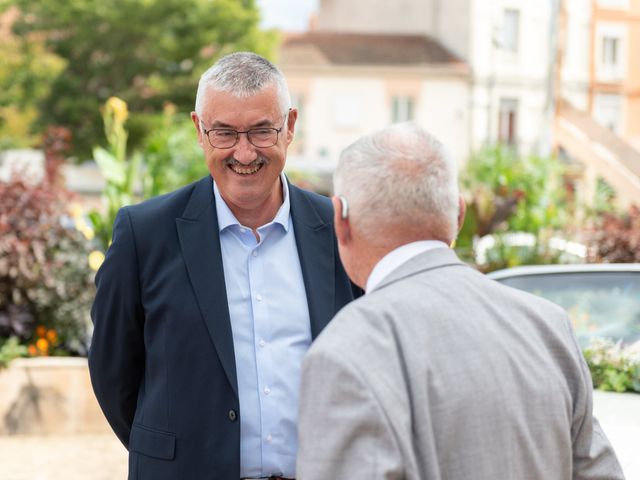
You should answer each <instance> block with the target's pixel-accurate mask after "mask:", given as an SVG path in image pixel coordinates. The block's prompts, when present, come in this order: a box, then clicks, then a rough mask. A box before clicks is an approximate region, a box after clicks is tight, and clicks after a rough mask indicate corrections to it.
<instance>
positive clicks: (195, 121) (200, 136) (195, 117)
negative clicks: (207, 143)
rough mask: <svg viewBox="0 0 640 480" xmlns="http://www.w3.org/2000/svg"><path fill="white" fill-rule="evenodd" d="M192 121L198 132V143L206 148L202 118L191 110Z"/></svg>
mask: <svg viewBox="0 0 640 480" xmlns="http://www.w3.org/2000/svg"><path fill="white" fill-rule="evenodd" d="M191 121H192V122H193V125H194V126H195V127H196V133H197V134H198V144H200V148H202V149H203V150H204V133H202V126H201V125H200V118H199V117H198V114H197V113H196V112H191Z"/></svg>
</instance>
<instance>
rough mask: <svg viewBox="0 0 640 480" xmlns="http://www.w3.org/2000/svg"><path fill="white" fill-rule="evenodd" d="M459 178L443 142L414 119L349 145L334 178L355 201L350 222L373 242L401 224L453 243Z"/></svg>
mask: <svg viewBox="0 0 640 480" xmlns="http://www.w3.org/2000/svg"><path fill="white" fill-rule="evenodd" d="M457 176H458V172H457V166H456V164H455V162H454V161H453V160H452V159H451V157H449V155H447V154H446V152H445V151H444V148H443V146H442V144H441V143H440V142H439V141H438V140H436V139H435V138H434V137H433V136H432V135H430V134H429V133H428V132H426V131H425V130H423V129H422V128H420V127H419V126H418V125H416V124H414V123H400V124H395V125H391V126H389V127H387V128H385V129H383V130H380V131H379V132H376V133H374V134H372V135H367V136H365V137H362V138H360V139H359V140H357V141H356V142H355V143H353V144H352V145H350V146H349V147H347V148H346V149H345V150H344V151H343V152H342V154H341V155H340V160H339V162H338V166H337V168H336V171H335V173H334V177H333V179H334V191H335V194H336V195H342V196H344V197H345V198H346V199H347V201H348V203H349V217H350V221H351V222H352V223H353V224H354V226H356V227H358V228H359V229H360V230H361V231H362V233H363V235H366V236H367V237H368V238H369V240H371V241H376V239H380V238H384V236H385V235H386V234H387V233H385V231H384V229H385V228H386V229H389V228H393V226H396V227H397V226H401V227H409V228H414V229H420V230H424V231H425V232H429V234H430V235H431V236H432V238H440V239H443V240H446V241H451V240H453V238H455V236H456V232H457V223H458V207H459V204H458V178H457ZM388 233H389V234H390V233H392V232H391V231H389V232H388Z"/></svg>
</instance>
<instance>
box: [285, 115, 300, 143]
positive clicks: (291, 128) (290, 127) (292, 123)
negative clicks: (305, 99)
mask: <svg viewBox="0 0 640 480" xmlns="http://www.w3.org/2000/svg"><path fill="white" fill-rule="evenodd" d="M297 120H298V109H297V108H290V109H289V114H288V116H287V145H289V144H290V143H291V142H293V134H294V132H295V130H296V121H297Z"/></svg>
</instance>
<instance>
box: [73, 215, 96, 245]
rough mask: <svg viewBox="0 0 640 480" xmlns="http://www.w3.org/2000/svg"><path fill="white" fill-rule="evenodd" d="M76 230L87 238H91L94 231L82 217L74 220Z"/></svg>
mask: <svg viewBox="0 0 640 480" xmlns="http://www.w3.org/2000/svg"><path fill="white" fill-rule="evenodd" d="M76 230H78V231H79V232H80V233H82V234H83V235H84V238H86V239H87V240H93V237H94V236H95V233H94V231H93V228H91V226H90V225H89V224H88V223H87V222H86V221H85V220H84V219H83V218H81V219H79V220H77V221H76Z"/></svg>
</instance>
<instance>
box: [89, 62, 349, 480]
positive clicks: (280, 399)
mask: <svg viewBox="0 0 640 480" xmlns="http://www.w3.org/2000/svg"><path fill="white" fill-rule="evenodd" d="M297 116H298V112H297V110H296V109H294V108H291V104H290V97H289V93H288V88H287V85H286V81H285V79H284V77H283V75H282V73H281V72H280V71H279V70H278V69H277V68H276V67H275V66H274V65H272V64H271V63H269V62H268V61H267V60H265V59H264V58H262V57H260V56H258V55H256V54H253V53H234V54H231V55H228V56H226V57H224V58H222V59H220V60H219V61H218V62H217V63H216V64H215V65H213V66H212V67H211V68H210V69H209V70H207V71H206V72H205V73H204V74H203V75H202V77H201V79H200V83H199V85H198V92H197V96H196V106H195V112H192V114H191V118H192V120H193V123H194V125H195V128H196V130H197V133H198V141H199V144H200V146H201V147H202V150H203V152H204V156H205V159H206V162H207V165H208V167H209V171H210V173H211V176H207V177H206V178H204V179H202V180H200V181H198V182H195V183H193V184H191V185H187V186H186V187H183V188H182V189H180V190H177V191H176V192H173V193H170V194H168V195H163V196H161V197H157V198H154V199H151V200H148V201H146V202H143V203H141V204H139V205H135V206H129V207H124V208H122V209H121V210H120V212H119V213H118V216H117V218H116V221H115V224H114V229H113V243H112V244H111V246H110V247H109V250H108V252H107V256H106V260H105V262H104V264H103V265H102V267H101V269H100V271H99V272H98V275H97V278H96V285H97V293H96V298H95V302H94V305H93V308H92V319H93V322H94V326H95V329H94V334H93V341H92V345H91V350H90V353H89V367H90V371H91V380H92V383H93V387H94V390H95V393H96V397H97V398H98V401H99V402H100V405H101V407H102V409H103V411H104V413H105V416H106V417H107V419H108V420H109V423H110V424H111V426H112V427H113V430H114V431H115V433H116V434H117V436H118V437H119V438H120V440H121V441H122V442H123V444H124V445H125V446H126V447H127V449H128V450H129V478H132V479H154V480H161V479H204V478H207V479H225V480H226V479H238V478H256V477H274V478H292V477H293V476H294V475H295V462H296V454H297V448H298V441H297V436H296V423H297V403H298V387H299V377H300V365H301V360H302V357H303V355H304V354H305V352H306V350H307V348H308V347H309V345H310V343H311V341H312V339H313V338H315V337H316V336H317V335H318V333H319V332H320V331H321V330H322V329H323V328H324V326H325V325H326V324H327V322H328V321H329V320H330V319H331V318H332V317H333V315H334V314H335V313H336V312H337V311H338V310H339V309H340V308H341V307H342V306H343V305H345V304H346V303H348V302H349V301H350V300H352V299H353V296H354V289H353V286H352V284H351V283H350V282H349V280H348V278H347V276H346V274H345V272H344V270H343V267H342V265H341V263H340V260H339V257H338V252H337V249H336V241H335V237H334V234H333V226H332V218H333V210H332V207H331V202H330V201H329V199H326V198H324V197H321V196H319V195H316V194H313V193H310V192H306V191H303V190H300V189H298V188H296V187H295V186H293V185H290V184H289V183H288V182H287V179H286V177H285V176H284V174H283V173H282V170H283V168H284V164H285V159H286V152H287V147H288V146H289V144H290V143H291V141H292V140H293V135H294V127H295V123H296V120H297Z"/></svg>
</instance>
